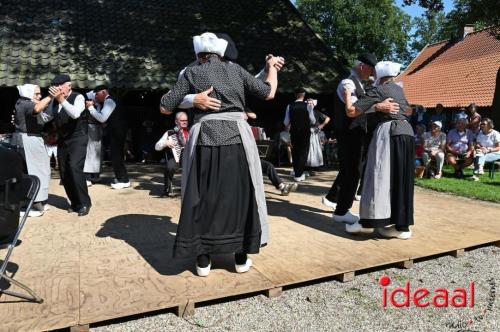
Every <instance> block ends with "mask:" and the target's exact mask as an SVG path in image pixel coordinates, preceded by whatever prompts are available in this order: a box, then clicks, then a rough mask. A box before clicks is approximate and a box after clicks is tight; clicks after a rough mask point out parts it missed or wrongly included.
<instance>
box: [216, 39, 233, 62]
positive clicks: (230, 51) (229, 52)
mask: <svg viewBox="0 0 500 332" xmlns="http://www.w3.org/2000/svg"><path fill="white" fill-rule="evenodd" d="M215 35H216V36H217V38H221V39H224V40H225V41H227V47H226V51H225V52H224V58H225V59H226V60H229V61H236V60H237V59H238V49H237V48H236V44H235V43H234V41H233V39H232V38H231V37H229V35H228V34H226V33H215Z"/></svg>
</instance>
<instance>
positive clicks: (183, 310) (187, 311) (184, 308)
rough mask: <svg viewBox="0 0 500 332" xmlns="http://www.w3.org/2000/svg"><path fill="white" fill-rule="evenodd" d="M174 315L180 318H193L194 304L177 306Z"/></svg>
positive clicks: (189, 302)
mask: <svg viewBox="0 0 500 332" xmlns="http://www.w3.org/2000/svg"><path fill="white" fill-rule="evenodd" d="M175 314H176V315H177V316H178V317H181V318H182V317H189V316H193V315H194V302H191V301H187V302H186V303H183V304H181V305H179V306H178V307H177V308H176V309H175Z"/></svg>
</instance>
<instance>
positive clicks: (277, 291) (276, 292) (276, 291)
mask: <svg viewBox="0 0 500 332" xmlns="http://www.w3.org/2000/svg"><path fill="white" fill-rule="evenodd" d="M281 294H283V287H276V288H271V289H268V290H266V296H267V297H268V298H270V299H272V298H275V297H278V296H281Z"/></svg>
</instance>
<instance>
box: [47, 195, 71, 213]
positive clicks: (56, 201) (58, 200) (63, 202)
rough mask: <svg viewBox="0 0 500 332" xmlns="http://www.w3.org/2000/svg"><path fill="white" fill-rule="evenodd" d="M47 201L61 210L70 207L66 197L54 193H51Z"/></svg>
mask: <svg viewBox="0 0 500 332" xmlns="http://www.w3.org/2000/svg"><path fill="white" fill-rule="evenodd" d="M47 203H48V204H49V205H51V206H53V207H55V208H57V209H60V210H67V209H69V207H70V205H69V202H68V200H67V199H66V197H62V196H58V195H54V194H49V199H48V200H47Z"/></svg>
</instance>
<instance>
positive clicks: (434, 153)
mask: <svg viewBox="0 0 500 332" xmlns="http://www.w3.org/2000/svg"><path fill="white" fill-rule="evenodd" d="M442 127H443V124H442V123H441V121H433V122H432V123H431V131H428V132H425V133H424V134H423V135H422V139H423V141H424V151H423V152H422V160H423V162H424V166H425V169H426V172H427V174H428V175H429V177H433V178H435V179H440V178H441V176H442V171H443V164H444V152H445V149H446V134H445V133H443V132H441V128H442ZM433 160H434V161H435V162H436V167H435V170H436V172H435V173H434V171H433V170H431V169H430V164H431V161H433Z"/></svg>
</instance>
